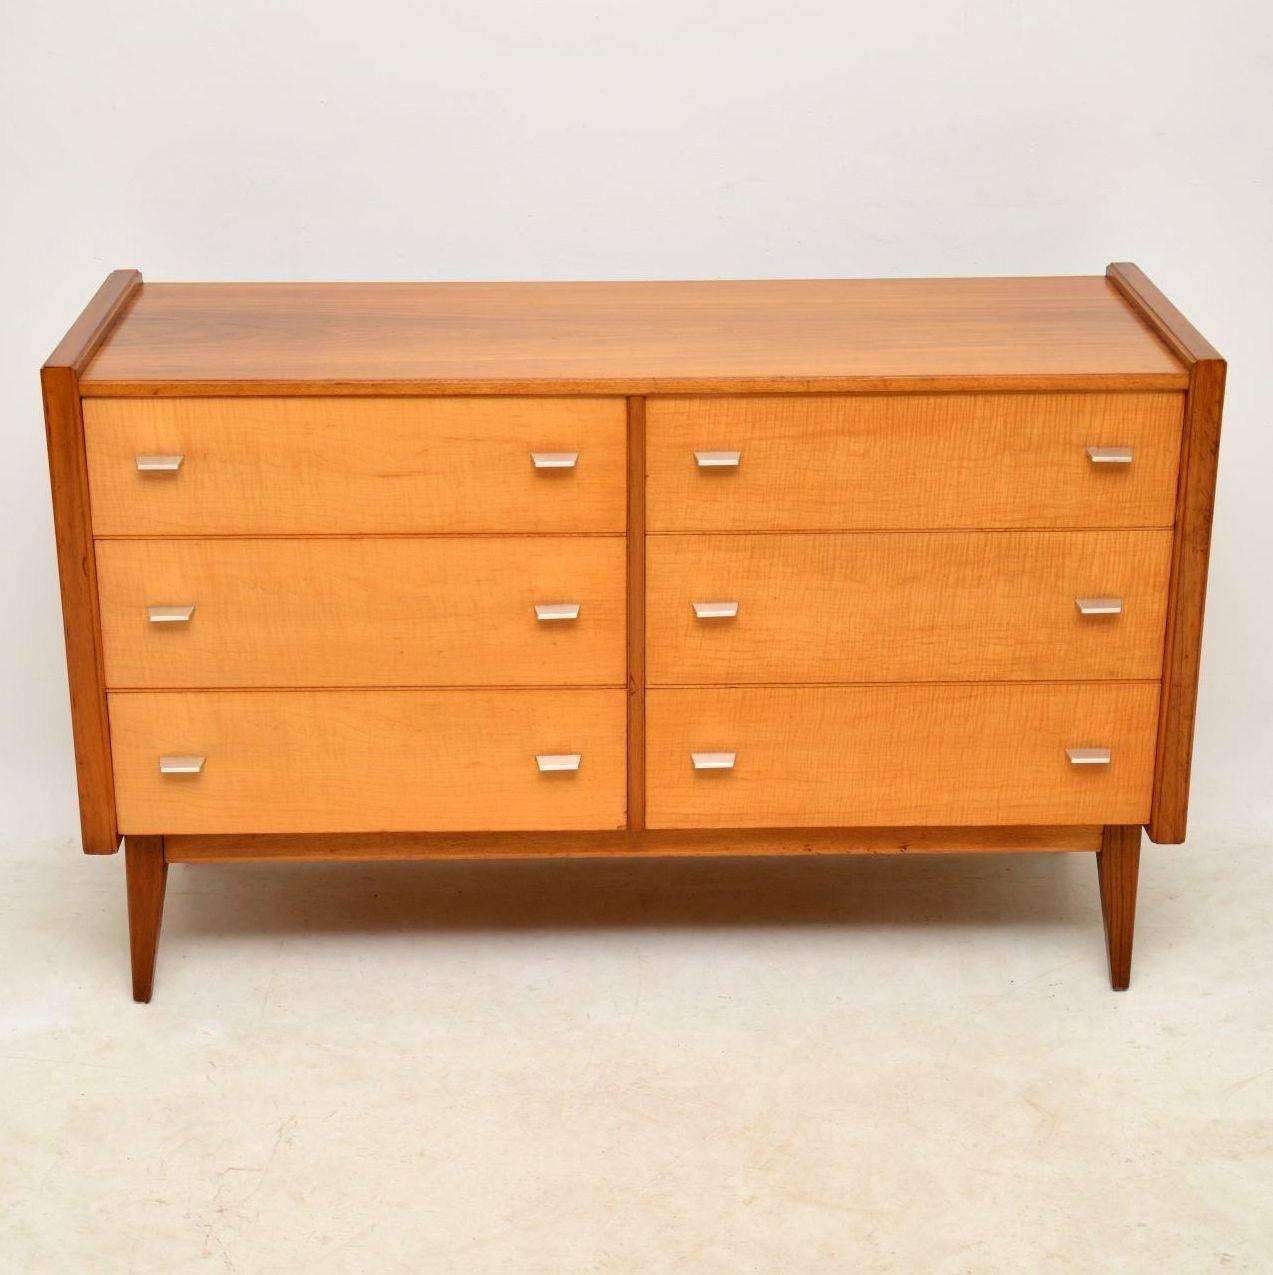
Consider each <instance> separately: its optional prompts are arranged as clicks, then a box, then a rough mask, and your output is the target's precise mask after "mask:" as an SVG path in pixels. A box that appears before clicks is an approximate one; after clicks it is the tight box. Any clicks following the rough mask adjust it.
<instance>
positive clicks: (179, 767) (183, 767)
mask: <svg viewBox="0 0 1273 1275" xmlns="http://www.w3.org/2000/svg"><path fill="white" fill-rule="evenodd" d="M205 761H207V758H206V757H183V756H180V755H178V754H171V753H170V754H168V755H166V756H164V757H161V758H160V759H159V773H160V774H161V775H197V774H199V772H200V771H202V770H203V763H204V762H205Z"/></svg>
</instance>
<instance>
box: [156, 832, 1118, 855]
mask: <svg viewBox="0 0 1273 1275" xmlns="http://www.w3.org/2000/svg"><path fill="white" fill-rule="evenodd" d="M1100 845H1101V828H1100V827H1099V826H1097V825H1090V826H1073V827H1072V826H1056V827H1049V826H1045V825H1042V824H1033V825H1027V826H1024V827H1018V828H1013V827H991V828H976V827H966V828H732V829H729V830H727V831H724V832H718V831H716V830H715V829H692V828H691V829H680V830H668V829H654V830H651V829H647V830H644V831H640V830H637V831H630V832H551V833H541V832H505V833H499V832H489V833H488V832H473V833H399V834H387V833H344V834H333V835H323V834H319V835H291V836H289V835H285V834H283V835H280V834H270V833H264V834H255V835H247V836H239V837H233V836H202V835H190V836H186V835H181V836H175V837H168V838H165V847H166V853H167V855H168V859H169V861H170V862H173V863H229V862H235V861H241V860H256V861H259V862H269V861H289V860H296V859H308V860H324V859H326V860H361V859H376V860H395V859H552V858H623V857H625V856H635V857H640V858H660V857H673V856H681V855H686V856H694V857H700V856H705V855H711V856H715V857H748V856H752V855H810V854H996V853H1004V854H1010V853H1017V852H1020V851H1026V852H1029V853H1035V852H1054V851H1055V852H1065V851H1079V850H1086V851H1092V850H1099V849H1100Z"/></svg>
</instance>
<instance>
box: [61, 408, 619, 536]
mask: <svg viewBox="0 0 1273 1275" xmlns="http://www.w3.org/2000/svg"><path fill="white" fill-rule="evenodd" d="M626 422H627V408H626V404H625V402H624V400H623V399H618V398H607V399H597V398H591V399H590V398H555V399H553V398H234V399H216V398H200V399H85V400H84V432H85V442H86V445H87V450H88V471H89V487H90V493H91V497H92V509H93V532H94V534H95V535H99V536H102V535H109V536H114V535H156V536H169V535H198V534H200V533H208V534H258V535H260V534H274V533H279V534H286V533H304V532H310V533H324V532H337V533H339V532H399V533H410V532H455V533H460V532H464V533H468V532H483V531H493V532H507V531H513V532H516V531H523V532H612V533H617V532H622V531H623V529H624V527H625V524H626V506H625V494H624V493H625V474H626V460H625V457H626V451H627V442H626V431H627V423H626ZM533 455H534V456H538V457H539V464H538V466H537V465H536V462H535V460H534V459H532V456H533ZM139 456H140V457H143V458H147V457H151V458H153V457H161V458H168V459H167V460H166V461H165V462H164V463H165V464H166V465H167V466H169V467H168V468H159V469H150V470H147V471H145V472H143V471H140V470H139V469H138V465H137V458H138V457H139ZM572 457H573V463H570V462H571V458H572ZM177 458H180V465H179V467H177V468H172V467H171V466H172V465H173V464H175V462H176V460H177ZM150 463H151V462H150V461H148V460H145V459H143V464H150Z"/></svg>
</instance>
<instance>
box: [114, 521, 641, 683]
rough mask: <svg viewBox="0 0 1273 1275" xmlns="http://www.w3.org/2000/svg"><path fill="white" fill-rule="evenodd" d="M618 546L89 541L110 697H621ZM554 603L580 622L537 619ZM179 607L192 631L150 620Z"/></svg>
mask: <svg viewBox="0 0 1273 1275" xmlns="http://www.w3.org/2000/svg"><path fill="white" fill-rule="evenodd" d="M625 545H626V542H625V541H624V540H623V538H622V537H617V536H616V537H593V536H548V537H522V536H501V537H469V538H465V537H426V538H400V537H386V538H378V537H338V538H333V537H319V538H314V537H290V538H286V539H274V540H259V539H252V538H245V537H238V538H223V539H216V540H205V539H187V540H99V541H98V542H97V546H96V550H97V578H98V589H99V592H100V596H101V609H102V639H103V645H104V648H105V665H106V682H107V686H108V687H112V688H113V687H138V688H146V687H274V686H278V687H283V686H448V685H451V686H455V685H461V686H519V685H540V686H603V685H609V686H623V685H624V682H625V679H626V668H627V649H626V623H625V620H626V587H627V585H626V574H625V572H626V554H625ZM562 604H570V605H575V606H578V608H579V611H578V618H577V619H574V620H571V619H552V618H543V619H541V618H539V613H538V612H537V610H536V608H537V607H552V606H560V605H562ZM189 606H193V607H194V612H193V614H192V615H190V617H189V619H188V620H182V619H180V618H177V619H156V620H154V621H152V620H151V619H150V618H149V609H150V608H151V607H189Z"/></svg>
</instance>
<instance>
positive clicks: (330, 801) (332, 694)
mask: <svg viewBox="0 0 1273 1275" xmlns="http://www.w3.org/2000/svg"><path fill="white" fill-rule="evenodd" d="M109 699H110V714H111V729H112V733H113V737H114V740H115V791H116V800H117V802H118V807H119V825H120V827H121V828H122V829H123V831H124V833H125V834H126V835H133V834H137V833H157V832H164V833H177V832H204V833H246V832H371V831H376V832H396V831H476V830H494V831H506V830H512V829H549V828H575V829H588V828H618V827H621V826H622V825H623V818H624V796H625V777H624V768H625V767H624V763H625V756H624V720H625V715H626V696H625V694H624V692H623V691H622V690H621V689H619V690H562V691H541V690H510V691H494V690H476V691H204V692H186V691H169V692H163V691H160V692H116V693H112V694H111V695H110V697H109ZM165 753H179V754H197V755H201V756H204V757H206V758H207V762H206V765H205V767H204V771H203V773H202V774H200V775H195V776H188V775H178V776H174V775H161V774H160V773H159V768H158V759H159V757H160V755H161V754H165ZM537 753H582V755H583V761H582V765H581V767H580V769H579V770H578V771H577V772H575V773H557V774H540V773H539V771H538V770H537V769H536V766H535V756H536V754H537Z"/></svg>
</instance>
